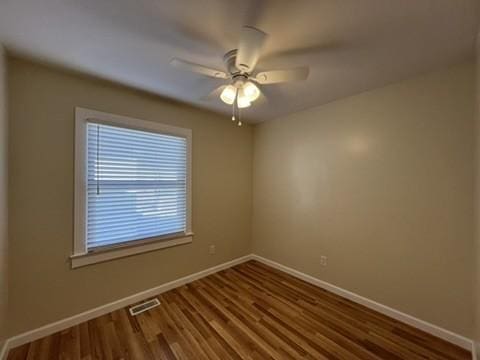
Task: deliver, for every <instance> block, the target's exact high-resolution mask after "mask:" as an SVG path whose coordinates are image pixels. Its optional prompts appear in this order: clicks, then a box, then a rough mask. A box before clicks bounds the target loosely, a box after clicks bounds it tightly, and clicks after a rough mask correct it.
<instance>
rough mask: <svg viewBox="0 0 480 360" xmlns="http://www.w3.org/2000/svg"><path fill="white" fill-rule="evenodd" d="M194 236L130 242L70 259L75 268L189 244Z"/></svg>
mask: <svg viewBox="0 0 480 360" xmlns="http://www.w3.org/2000/svg"><path fill="white" fill-rule="evenodd" d="M192 238H193V233H186V234H181V235H178V236H172V237H167V238H163V239H161V240H153V241H149V242H143V243H139V244H130V245H127V246H118V247H112V248H106V249H102V250H97V251H92V252H88V253H86V254H79V255H72V256H70V260H71V262H72V269H75V268H79V267H82V266H87V265H91V264H95V263H99V262H104V261H108V260H113V259H118V258H122V257H127V256H132V255H136V254H141V253H145V252H149V251H155V250H159V249H165V248H168V247H172V246H178V245H183V244H188V243H191V242H192Z"/></svg>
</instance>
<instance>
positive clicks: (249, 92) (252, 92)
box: [243, 81, 260, 102]
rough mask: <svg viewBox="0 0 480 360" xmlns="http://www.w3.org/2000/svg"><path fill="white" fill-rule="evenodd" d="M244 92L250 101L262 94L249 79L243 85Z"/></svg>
mask: <svg viewBox="0 0 480 360" xmlns="http://www.w3.org/2000/svg"><path fill="white" fill-rule="evenodd" d="M243 93H244V95H245V97H246V98H247V99H248V101H249V102H254V101H255V100H257V99H258V97H259V96H260V90H259V89H258V87H257V86H256V85H255V84H254V83H253V82H251V81H248V82H246V83H245V84H244V85H243Z"/></svg>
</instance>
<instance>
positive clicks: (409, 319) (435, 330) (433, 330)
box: [252, 255, 472, 351]
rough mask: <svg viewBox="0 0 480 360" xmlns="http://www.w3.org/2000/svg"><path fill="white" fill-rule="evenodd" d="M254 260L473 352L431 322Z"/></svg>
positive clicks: (462, 340)
mask: <svg viewBox="0 0 480 360" xmlns="http://www.w3.org/2000/svg"><path fill="white" fill-rule="evenodd" d="M252 259H253V260H257V261H259V262H262V263H264V264H266V265H269V266H271V267H273V268H276V269H278V270H281V271H283V272H286V273H287V274H290V275H292V276H295V277H296V278H299V279H301V280H304V281H306V282H308V283H310V284H313V285H316V286H319V287H321V288H323V289H325V290H328V291H330V292H332V293H334V294H337V295H339V296H341V297H344V298H346V299H349V300H351V301H354V302H356V303H358V304H361V305H363V306H366V307H368V308H370V309H372V310H375V311H378V312H379V313H381V314H384V315H387V316H389V317H391V318H393V319H395V320H398V321H401V322H403V323H406V324H408V325H411V326H413V327H416V328H417V329H420V330H423V331H425V332H427V333H429V334H432V335H434V336H436V337H439V338H441V339H443V340H446V341H448V342H451V343H453V344H455V345H458V346H460V347H462V348H464V349H466V350H469V351H470V350H471V349H472V340H471V339H468V338H466V337H464V336H462V335H459V334H455V333H454V332H452V331H449V330H446V329H443V328H441V327H439V326H437V325H434V324H431V323H429V322H426V321H424V320H420V319H418V318H416V317H413V316H411V315H408V314H405V313H403V312H401V311H398V310H395V309H392V308H391V307H388V306H386V305H383V304H380V303H378V302H376V301H373V300H370V299H367V298H365V297H363V296H360V295H358V294H355V293H353V292H351V291H348V290H345V289H342V288H340V287H338V286H335V285H332V284H330V283H328V282H326V281H323V280H320V279H317V278H315V277H313V276H310V275H307V274H305V273H302V272H300V271H298V270H295V269H292V268H290V267H288V266H285V265H282V264H279V263H277V262H275V261H272V260H270V259H267V258H264V257H262V256H259V255H252Z"/></svg>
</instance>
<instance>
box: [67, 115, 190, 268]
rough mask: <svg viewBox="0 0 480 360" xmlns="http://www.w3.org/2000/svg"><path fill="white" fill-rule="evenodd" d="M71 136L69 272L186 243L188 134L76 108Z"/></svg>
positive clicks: (188, 203) (152, 124)
mask: <svg viewBox="0 0 480 360" xmlns="http://www.w3.org/2000/svg"><path fill="white" fill-rule="evenodd" d="M75 131H76V153H75V162H76V175H75V178H76V182H75V241H74V242H75V244H74V255H73V256H72V265H73V266H74V267H76V266H82V265H87V264H90V263H93V262H98V261H104V260H108V259H111V258H115V257H120V256H126V255H133V254H135V253H139V252H144V251H150V250H155V249H159V248H163V247H167V246H173V245H178V244H183V243H186V242H191V235H192V234H191V220H190V207H191V205H190V203H191V201H190V199H191V195H190V151H191V150H190V147H191V131H190V130H188V129H183V128H177V127H172V126H166V125H162V124H158V123H155V122H148V121H143V120H137V119H132V118H126V117H121V116H116V115H111V114H106V113H101V112H97V111H93V110H87V109H80V108H77V110H76V130H75ZM105 250H109V251H108V252H106V251H105Z"/></svg>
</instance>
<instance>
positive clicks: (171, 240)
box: [70, 107, 193, 268]
mask: <svg viewBox="0 0 480 360" xmlns="http://www.w3.org/2000/svg"><path fill="white" fill-rule="evenodd" d="M88 121H95V122H97V123H101V124H105V125H113V126H121V127H126V128H130V129H136V130H145V131H150V132H152V131H153V132H158V133H161V134H169V135H174V136H180V137H184V138H185V139H187V184H186V186H187V214H186V215H187V216H186V231H185V233H180V234H172V235H167V236H163V237H158V238H155V239H153V240H148V241H142V240H139V241H138V243H136V242H134V241H133V242H129V243H125V244H118V245H113V246H111V247H104V248H102V249H98V250H90V251H88V249H87V242H86V227H87V224H86V214H87V203H86V191H87V181H86V180H87V176H86V171H87V154H86V152H87V146H86V145H87V122H88ZM74 196H75V199H74V201H75V206H74V240H73V255H72V256H71V257H70V259H71V262H72V268H76V267H80V266H85V265H89V264H94V263H97V262H103V261H107V260H112V259H115V258H120V257H125V256H131V255H135V254H139V253H143V252H147V251H153V250H158V249H163V248H166V247H171V246H177V245H182V244H187V243H190V242H192V237H193V232H192V130H190V129H185V128H180V127H176V126H171V125H165V124H160V123H157V122H153V121H146V120H139V119H135V118H131V117H127V116H120V115H114V114H109V113H105V112H101V111H96V110H90V109H85V108H80V107H77V108H75V195H74Z"/></svg>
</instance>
